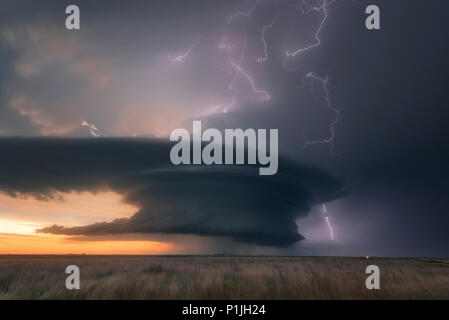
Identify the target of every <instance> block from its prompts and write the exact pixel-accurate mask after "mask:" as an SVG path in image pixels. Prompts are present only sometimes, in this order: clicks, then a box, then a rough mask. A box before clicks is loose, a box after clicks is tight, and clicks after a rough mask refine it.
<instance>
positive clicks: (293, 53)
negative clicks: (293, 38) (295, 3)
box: [286, 0, 336, 57]
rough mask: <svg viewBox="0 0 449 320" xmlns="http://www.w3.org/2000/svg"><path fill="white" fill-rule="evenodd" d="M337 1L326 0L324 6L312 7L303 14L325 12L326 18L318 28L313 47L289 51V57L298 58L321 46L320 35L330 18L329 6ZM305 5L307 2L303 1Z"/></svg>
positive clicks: (287, 53) (324, 17)
mask: <svg viewBox="0 0 449 320" xmlns="http://www.w3.org/2000/svg"><path fill="white" fill-rule="evenodd" d="M335 1H336V0H331V1H329V2H327V0H324V1H323V4H322V5H321V6H319V7H312V6H310V8H309V10H308V11H303V13H309V12H311V11H320V10H323V15H324V16H323V19H322V20H321V22H320V24H319V26H318V29H317V31H316V32H315V35H314V38H315V42H314V43H312V44H311V45H309V46H307V47H304V48H300V49H297V50H295V51H289V50H287V52H286V55H287V57H295V56H297V55H298V54H301V53H304V52H306V51H309V50H310V49H313V48H315V47H318V46H319V45H320V44H321V39H320V37H319V35H320V33H321V30H322V29H323V26H324V24H325V22H326V20H327V17H328V14H327V6H328V5H330V4H332V3H334V2H335ZM303 3H307V2H305V1H303Z"/></svg>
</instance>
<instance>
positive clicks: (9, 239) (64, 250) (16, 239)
mask: <svg viewBox="0 0 449 320" xmlns="http://www.w3.org/2000/svg"><path fill="white" fill-rule="evenodd" d="M136 210H137V208H135V207H133V206H132V205H129V204H126V203H124V202H122V201H121V196H120V195H119V194H116V193H114V192H111V191H106V192H101V193H97V194H92V193H89V192H82V193H76V192H72V193H58V194H56V195H55V197H54V199H49V200H37V199H35V198H33V197H25V196H18V197H15V198H14V197H10V196H8V195H5V194H0V216H1V217H2V218H1V219H0V254H83V253H85V254H162V253H168V252H170V251H171V250H172V249H173V248H174V245H173V244H171V243H165V242H159V241H152V240H150V239H148V240H147V239H145V238H144V237H134V238H135V239H133V237H132V236H128V237H127V239H123V237H120V236H110V237H104V236H102V237H83V236H77V237H73V236H63V235H50V234H45V233H38V232H36V229H40V228H43V227H47V226H50V225H53V224H55V223H56V224H58V223H59V224H64V225H67V226H77V225H85V224H90V223H95V222H103V221H112V220H114V219H117V218H127V217H130V216H131V215H132V214H133V213H134V212H135V211H136ZM128 238H130V239H131V240H129V239H128Z"/></svg>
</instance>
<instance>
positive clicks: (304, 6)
mask: <svg viewBox="0 0 449 320" xmlns="http://www.w3.org/2000/svg"><path fill="white" fill-rule="evenodd" d="M335 1H336V0H330V1H327V0H323V2H322V4H321V5H320V6H313V5H311V4H309V3H308V2H307V1H306V0H302V1H301V3H300V5H298V6H297V8H298V9H300V10H301V13H302V14H308V13H310V12H312V11H321V10H322V11H323V18H322V19H321V22H320V24H319V26H318V28H317V30H316V31H315V33H314V38H315V42H314V43H312V44H310V45H308V46H306V47H304V48H300V49H297V50H294V51H289V50H287V52H286V55H285V59H284V61H283V63H282V65H283V66H284V68H286V69H287V70H289V71H295V70H297V69H301V68H303V67H302V66H300V67H297V68H291V67H289V66H288V64H287V59H288V58H291V57H295V56H297V55H300V54H302V53H305V52H307V51H309V50H311V49H313V48H316V47H318V46H320V44H321V38H320V33H321V31H322V29H323V26H324V25H325V23H326V21H327V18H328V11H327V7H328V6H329V5H330V4H332V3H334V2H335ZM305 78H308V79H311V80H312V81H318V82H319V83H320V84H321V87H322V89H323V91H324V94H325V95H324V99H325V101H326V104H327V106H328V108H329V109H330V110H331V111H332V112H333V113H334V114H335V118H334V120H333V121H332V122H331V123H330V126H329V135H328V136H327V137H326V138H324V139H322V140H315V141H306V142H305V146H306V147H307V146H311V145H316V144H329V145H330V153H331V155H334V138H335V126H336V125H337V124H338V122H339V119H340V112H339V111H338V110H337V109H336V108H335V107H333V105H332V104H331V100H330V90H329V86H328V84H329V77H326V78H321V77H319V76H317V75H315V74H314V73H313V72H308V73H306V75H305ZM293 85H294V86H296V87H297V88H300V89H303V88H305V79H303V84H302V85H298V84H296V83H294V84H293Z"/></svg>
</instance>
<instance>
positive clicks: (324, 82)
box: [306, 72, 340, 154]
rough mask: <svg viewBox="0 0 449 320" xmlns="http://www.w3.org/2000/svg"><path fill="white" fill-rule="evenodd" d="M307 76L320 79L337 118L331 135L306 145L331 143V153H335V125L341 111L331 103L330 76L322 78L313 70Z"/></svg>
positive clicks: (330, 131) (326, 98) (331, 126)
mask: <svg viewBox="0 0 449 320" xmlns="http://www.w3.org/2000/svg"><path fill="white" fill-rule="evenodd" d="M306 77H307V78H309V79H312V80H314V81H318V82H319V83H320V84H321V87H322V88H323V90H324V93H325V95H324V98H325V100H326V103H327V106H328V108H329V109H330V110H332V112H334V113H335V118H334V120H333V121H332V122H331V124H330V127H329V135H328V136H327V138H324V139H322V140H315V141H306V145H314V144H325V143H327V144H330V146H331V154H334V137H335V126H336V125H337V123H338V121H339V118H340V112H339V111H338V110H337V109H336V108H334V107H333V106H332V104H331V100H330V90H329V87H328V83H329V78H328V77H326V78H320V77H318V76H317V75H315V74H314V73H312V72H309V73H307V74H306Z"/></svg>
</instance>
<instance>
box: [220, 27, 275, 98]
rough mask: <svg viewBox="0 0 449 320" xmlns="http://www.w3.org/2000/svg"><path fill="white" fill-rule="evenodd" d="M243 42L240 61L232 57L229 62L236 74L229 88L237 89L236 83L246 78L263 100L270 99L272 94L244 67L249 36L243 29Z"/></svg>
mask: <svg viewBox="0 0 449 320" xmlns="http://www.w3.org/2000/svg"><path fill="white" fill-rule="evenodd" d="M243 36H244V37H243V39H244V40H243V44H242V48H241V51H240V59H239V61H238V63H236V62H234V61H233V60H232V59H229V64H230V65H231V66H232V67H233V68H234V69H235V71H236V75H235V77H234V79H233V80H232V81H231V82H230V83H229V86H228V88H229V89H231V90H232V89H235V84H236V83H237V82H238V81H239V80H240V79H241V78H245V79H246V80H247V81H248V83H249V85H250V86H251V89H252V91H253V92H254V93H256V94H259V95H261V96H262V99H263V101H266V100H269V99H270V94H269V93H268V92H267V91H266V90H261V89H259V88H257V86H256V82H255V80H254V79H253V77H251V76H250V74H249V73H248V72H247V71H246V70H245V69H244V68H243V67H242V65H243V61H244V59H245V51H246V44H247V36H246V32H245V30H243Z"/></svg>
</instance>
